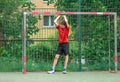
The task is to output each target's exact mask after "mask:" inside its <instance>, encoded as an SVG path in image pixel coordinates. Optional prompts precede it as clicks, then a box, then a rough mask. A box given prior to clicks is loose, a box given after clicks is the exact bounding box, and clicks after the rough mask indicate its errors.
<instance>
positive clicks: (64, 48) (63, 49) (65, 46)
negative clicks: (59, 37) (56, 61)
mask: <svg viewBox="0 0 120 82" xmlns="http://www.w3.org/2000/svg"><path fill="white" fill-rule="evenodd" d="M56 54H59V55H62V54H64V55H68V54H69V43H68V42H67V43H59V46H58V49H57V53H56Z"/></svg>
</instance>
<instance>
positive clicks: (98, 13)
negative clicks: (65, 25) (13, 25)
mask: <svg viewBox="0 0 120 82" xmlns="http://www.w3.org/2000/svg"><path fill="white" fill-rule="evenodd" d="M27 15H93V16H94V15H96V16H98V15H104V16H106V15H107V16H113V18H114V19H113V25H114V56H113V57H114V58H113V59H114V72H117V68H118V65H117V63H118V57H117V13H116V12H39V11H33V12H23V33H22V34H23V43H22V45H23V49H22V52H23V53H22V61H23V68H22V72H23V73H24V74H25V73H26V58H27V56H26V41H27V39H26V28H27V22H26V21H27ZM109 46H110V45H109ZM109 48H110V47H109ZM109 50H110V49H109ZM110 54H111V53H109V54H108V59H109V63H108V64H109V71H110V72H111V71H112V70H111V68H110V64H111V61H110Z"/></svg>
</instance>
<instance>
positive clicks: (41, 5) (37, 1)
mask: <svg viewBox="0 0 120 82" xmlns="http://www.w3.org/2000/svg"><path fill="white" fill-rule="evenodd" d="M32 2H33V3H34V4H35V5H36V8H54V4H50V5H47V2H45V1H43V0H32Z"/></svg>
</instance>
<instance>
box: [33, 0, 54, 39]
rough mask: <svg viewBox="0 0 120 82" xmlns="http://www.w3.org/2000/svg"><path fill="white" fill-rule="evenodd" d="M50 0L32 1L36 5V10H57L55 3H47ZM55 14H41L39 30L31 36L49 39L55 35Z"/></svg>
mask: <svg viewBox="0 0 120 82" xmlns="http://www.w3.org/2000/svg"><path fill="white" fill-rule="evenodd" d="M47 1H48V0H32V3H34V4H35V5H36V11H50V12H54V11H56V9H55V7H54V4H49V5H48V4H47ZM53 20H54V16H52V15H41V20H39V22H38V25H37V26H38V28H39V32H38V33H37V34H34V35H33V36H31V38H37V39H38V38H41V39H47V38H49V37H55V28H54V24H53Z"/></svg>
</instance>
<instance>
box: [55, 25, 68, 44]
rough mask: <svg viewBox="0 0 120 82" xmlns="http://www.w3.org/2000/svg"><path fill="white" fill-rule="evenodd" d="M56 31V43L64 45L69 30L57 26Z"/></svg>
mask: <svg viewBox="0 0 120 82" xmlns="http://www.w3.org/2000/svg"><path fill="white" fill-rule="evenodd" d="M57 29H58V41H59V43H65V42H68V41H69V40H68V35H69V30H70V28H69V27H67V28H61V27H60V25H58V26H57Z"/></svg>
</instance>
